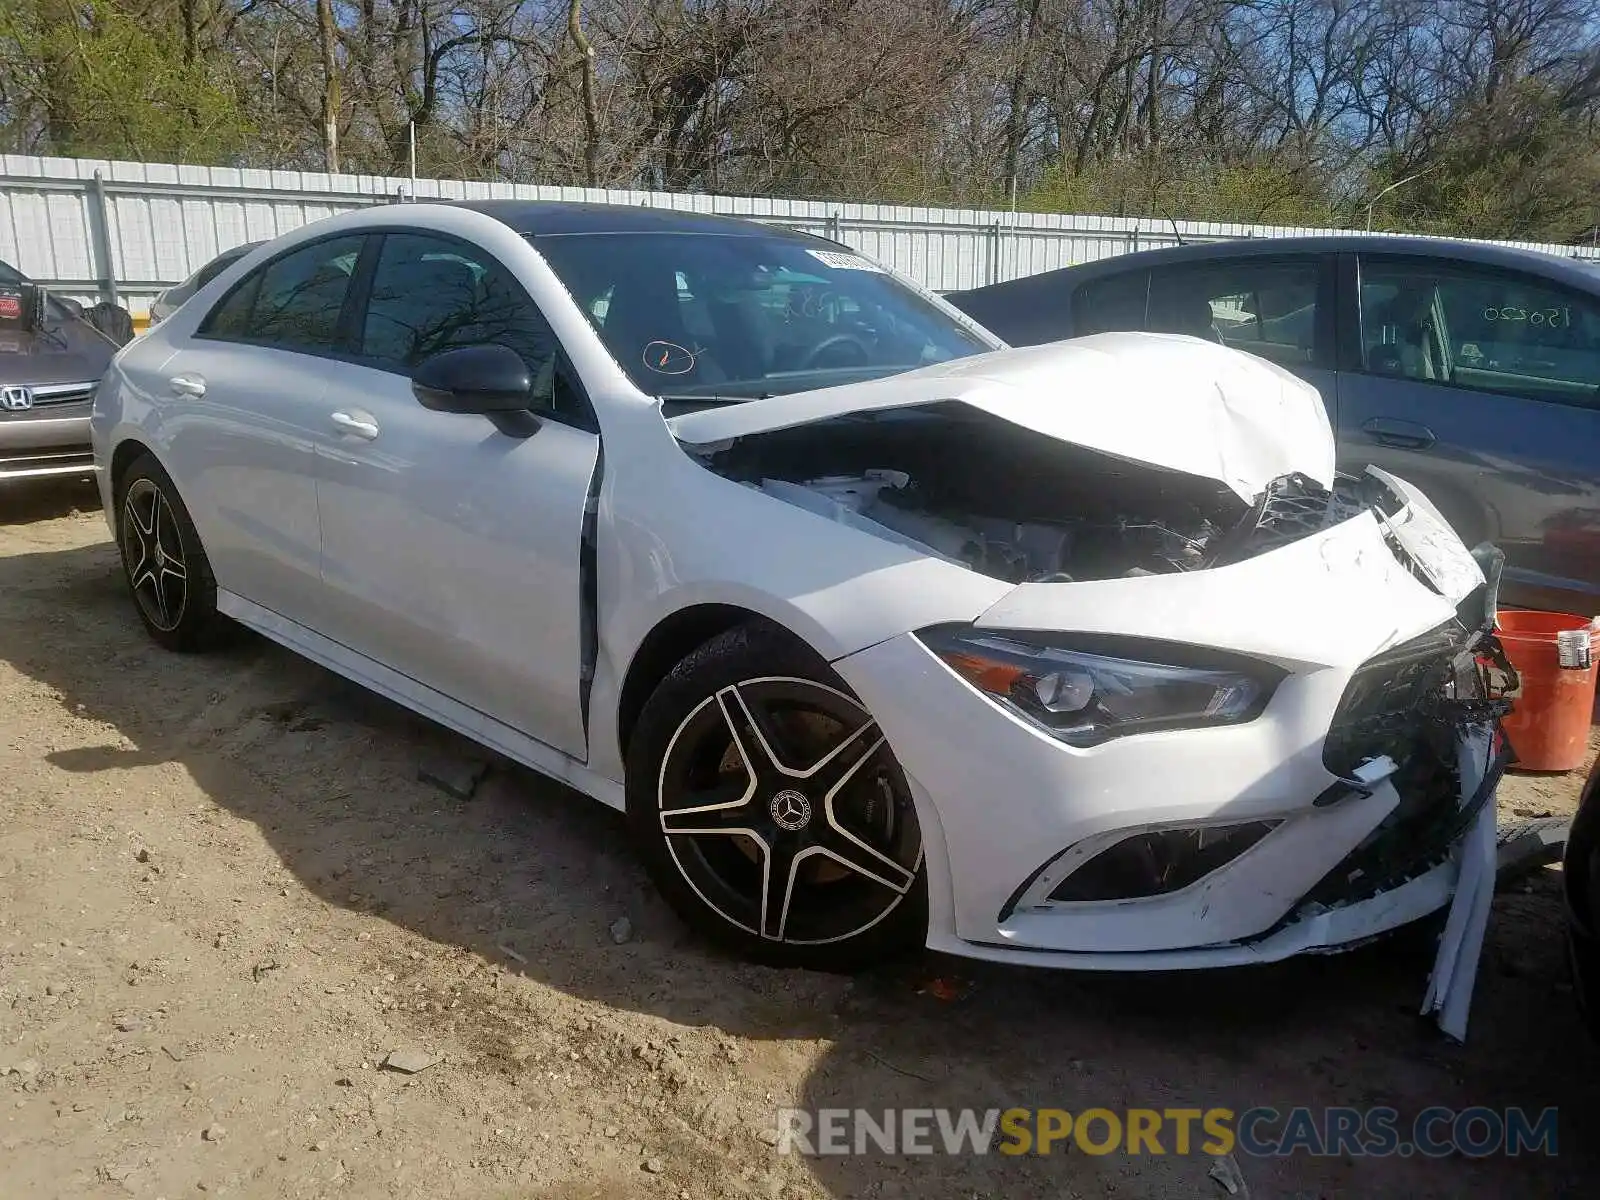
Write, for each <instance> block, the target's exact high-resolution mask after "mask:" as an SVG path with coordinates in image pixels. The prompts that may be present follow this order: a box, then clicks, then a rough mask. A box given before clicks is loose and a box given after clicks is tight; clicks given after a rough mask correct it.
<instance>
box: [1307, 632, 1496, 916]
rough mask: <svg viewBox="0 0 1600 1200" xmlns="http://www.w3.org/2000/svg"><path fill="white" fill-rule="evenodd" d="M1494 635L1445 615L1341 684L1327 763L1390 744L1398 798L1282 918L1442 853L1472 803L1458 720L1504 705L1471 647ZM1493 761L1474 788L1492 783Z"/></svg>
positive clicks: (1490, 714)
mask: <svg viewBox="0 0 1600 1200" xmlns="http://www.w3.org/2000/svg"><path fill="white" fill-rule="evenodd" d="M1497 652H1498V644H1497V643H1495V642H1494V640H1493V638H1492V637H1491V636H1488V635H1483V636H1482V637H1481V638H1480V636H1479V635H1477V634H1474V633H1472V632H1470V631H1469V630H1468V629H1467V628H1466V626H1464V625H1462V624H1460V623H1458V622H1455V621H1451V622H1449V623H1448V624H1445V625H1441V626H1439V627H1438V628H1437V629H1432V630H1429V631H1428V632H1427V633H1425V634H1423V635H1422V636H1421V637H1418V638H1413V639H1412V640H1411V641H1409V642H1404V643H1402V644H1401V645H1399V646H1396V647H1394V648H1393V649H1391V650H1387V651H1385V652H1384V653H1382V654H1380V655H1378V656H1376V657H1375V658H1371V659H1368V660H1367V661H1366V662H1365V663H1363V664H1362V665H1361V667H1360V668H1359V669H1358V670H1357V671H1356V673H1355V675H1354V676H1353V677H1352V678H1351V680H1350V683H1349V685H1348V686H1346V688H1345V691H1344V695H1343V697H1342V698H1341V699H1340V701H1339V707H1338V709H1337V710H1336V712H1335V714H1334V719H1333V723H1332V726H1331V727H1330V729H1329V730H1328V737H1327V741H1326V742H1325V743H1324V746H1323V754H1322V759H1323V763H1324V765H1326V766H1327V768H1328V770H1330V771H1332V772H1333V773H1334V774H1336V775H1339V776H1341V777H1342V778H1349V777H1350V775H1351V773H1352V772H1353V771H1354V769H1355V768H1356V767H1357V766H1359V765H1360V764H1361V763H1362V762H1363V761H1365V760H1366V759H1369V758H1373V757H1376V756H1378V755H1382V754H1387V755H1388V756H1389V757H1391V758H1393V759H1394V760H1395V762H1396V763H1397V764H1398V768H1397V770H1396V771H1395V773H1394V774H1393V775H1392V776H1391V777H1390V779H1389V782H1390V783H1391V784H1392V785H1393V787H1394V789H1395V791H1396V792H1397V793H1398V794H1399V797H1400V802H1399V804H1398V805H1396V807H1395V809H1394V811H1393V812H1391V813H1390V814H1389V815H1388V816H1387V817H1386V818H1385V819H1384V820H1383V822H1382V823H1381V824H1380V825H1379V826H1378V827H1377V828H1376V829H1374V830H1373V831H1372V832H1371V833H1370V834H1368V835H1367V837H1366V838H1365V839H1364V840H1363V841H1362V843H1361V844H1360V845H1359V846H1357V847H1356V848H1355V849H1354V850H1352V851H1351V852H1350V854H1348V855H1347V856H1346V857H1345V858H1344V860H1343V861H1342V862H1340V863H1339V864H1338V866H1336V867H1335V868H1334V869H1333V870H1332V871H1330V872H1328V874H1327V875H1326V876H1324V877H1323V878H1322V880H1320V881H1319V882H1318V884H1317V885H1316V887H1314V888H1313V889H1312V890H1311V891H1310V892H1308V893H1307V894H1306V896H1305V898H1304V900H1303V901H1302V903H1301V904H1300V905H1298V906H1297V907H1296V909H1295V910H1294V912H1293V913H1291V914H1290V915H1289V917H1286V918H1285V920H1286V921H1287V920H1291V919H1293V918H1294V917H1295V915H1296V914H1299V913H1302V912H1304V911H1306V907H1307V906H1308V905H1322V906H1326V907H1337V906H1339V905H1341V904H1351V903H1355V902H1357V901H1360V900H1365V899H1368V898H1370V897H1372V896H1376V895H1379V894H1380V893H1382V892H1385V891H1388V890H1390V889H1392V888H1395V887H1398V886H1399V885H1400V884H1402V883H1404V882H1405V881H1406V880H1408V879H1413V878H1415V877H1416V876H1418V875H1420V874H1422V873H1423V872H1424V871H1427V870H1430V869H1431V868H1433V867H1434V866H1437V865H1438V864H1439V863H1441V862H1443V861H1444V860H1445V858H1446V857H1448V855H1449V854H1450V851H1451V847H1452V846H1454V844H1455V843H1456V841H1457V840H1458V839H1459V838H1460V837H1461V835H1462V833H1463V832H1465V830H1466V828H1467V826H1468V825H1469V824H1470V823H1471V821H1472V818H1473V817H1474V816H1475V815H1476V812H1477V808H1476V806H1475V805H1474V804H1465V805H1464V804H1463V802H1462V796H1461V771H1460V764H1459V762H1458V761H1457V753H1458V746H1457V741H1458V738H1459V736H1460V732H1461V730H1462V728H1464V727H1467V726H1472V725H1478V724H1482V723H1483V722H1493V721H1496V720H1498V719H1499V717H1500V716H1501V715H1502V714H1503V713H1504V711H1505V709H1506V707H1507V705H1506V704H1505V702H1504V701H1501V700H1489V699H1484V698H1483V697H1484V694H1485V691H1484V681H1483V679H1482V677H1481V674H1480V670H1479V667H1478V664H1477V658H1476V656H1477V655H1479V654H1483V655H1487V656H1489V657H1491V658H1492V657H1493V656H1494V655H1495V654H1496V653H1497ZM1503 767H1504V762H1503V761H1496V762H1495V763H1494V764H1493V765H1492V767H1491V771H1490V775H1489V779H1488V780H1486V781H1485V784H1484V786H1483V788H1481V789H1480V794H1479V795H1478V796H1476V797H1473V799H1474V800H1475V801H1477V802H1482V801H1483V798H1484V796H1486V795H1488V794H1490V793H1491V792H1492V790H1493V787H1494V783H1495V781H1497V780H1498V778H1499V772H1500V771H1501V770H1502V769H1503Z"/></svg>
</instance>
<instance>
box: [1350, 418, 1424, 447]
mask: <svg viewBox="0 0 1600 1200" xmlns="http://www.w3.org/2000/svg"><path fill="white" fill-rule="evenodd" d="M1361 431H1362V432H1363V433H1365V434H1366V435H1367V436H1368V437H1370V438H1371V439H1372V440H1373V441H1375V442H1381V443H1382V444H1383V445H1385V446H1394V447H1396V448H1398V449H1401V450H1426V449H1427V448H1428V447H1429V446H1431V445H1433V443H1434V442H1436V441H1437V440H1438V439H1437V438H1435V437H1434V436H1433V430H1431V429H1429V428H1428V427H1427V426H1426V425H1419V424H1418V423H1417V422H1415V421H1396V420H1393V419H1392V418H1389V417H1373V418H1371V419H1370V420H1367V421H1363V422H1362V423H1361Z"/></svg>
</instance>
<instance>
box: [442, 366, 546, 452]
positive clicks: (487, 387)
mask: <svg viewBox="0 0 1600 1200" xmlns="http://www.w3.org/2000/svg"><path fill="white" fill-rule="evenodd" d="M411 393H412V395H414V396H416V398H417V402H418V403H419V404H421V405H422V407H423V408H428V409H432V410H433V411H434V412H449V413H469V414H472V415H475V416H483V417H488V418H489V420H491V421H493V422H494V426H495V428H496V429H498V430H500V432H501V433H504V434H508V435H510V436H511V437H531V436H533V435H534V434H535V433H537V432H539V418H538V417H536V416H534V415H533V413H531V412H530V411H529V405H531V404H532V402H533V376H532V375H531V374H530V373H529V371H528V366H527V364H526V363H524V362H523V361H522V356H521V355H519V354H518V353H517V352H516V351H515V350H512V349H511V348H509V347H507V346H462V347H461V348H460V349H457V350H445V351H442V352H440V353H438V354H435V355H434V356H433V357H431V358H427V359H424V360H423V361H422V362H421V363H419V364H418V365H417V368H416V370H415V371H413V372H412V373H411Z"/></svg>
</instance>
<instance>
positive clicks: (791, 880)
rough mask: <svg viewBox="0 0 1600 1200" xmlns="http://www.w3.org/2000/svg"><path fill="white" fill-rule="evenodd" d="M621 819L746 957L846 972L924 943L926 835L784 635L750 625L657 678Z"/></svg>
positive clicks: (870, 733) (712, 932) (864, 719)
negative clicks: (625, 811) (625, 814)
mask: <svg viewBox="0 0 1600 1200" xmlns="http://www.w3.org/2000/svg"><path fill="white" fill-rule="evenodd" d="M628 817H629V822H630V824H631V826H632V828H633V832H634V836H635V839H636V840H637V842H638V844H639V848H640V852H641V855H642V857H643V859H644V862H645V865H646V867H647V868H648V869H649V871H650V874H651V876H652V877H653V878H654V880H655V882H656V884H657V886H658V887H659V888H660V890H661V892H662V894H663V895H664V896H665V897H666V899H667V901H668V902H669V903H670V904H671V905H672V906H673V908H674V909H676V910H677V912H678V913H679V914H680V915H681V916H682V917H683V918H684V919H685V920H686V921H687V922H688V923H689V924H690V925H691V926H693V927H694V928H695V929H697V930H699V931H700V932H702V933H704V934H706V935H708V936H710V937H712V938H714V939H716V940H717V941H720V942H722V943H723V944H724V945H727V946H729V947H730V948H731V949H733V950H735V951H736V952H738V953H741V954H743V955H746V956H748V957H752V958H757V959H760V960H763V961H766V962H771V963H775V964H779V965H786V966H808V967H816V968H820V969H824V970H847V969H851V968H854V967H857V966H860V965H862V964H863V963H866V962H870V961H873V960H877V959H881V958H883V957H885V956H887V955H890V954H893V953H895V952H897V951H901V950H904V949H907V948H909V947H912V946H915V945H918V944H920V942H921V940H922V939H923V938H924V937H925V935H926V931H927V891H926V884H925V881H924V877H923V872H922V835H921V829H920V827H919V825H918V823H917V816H916V808H915V804H914V802H913V801H912V799H911V794H910V790H909V789H908V787H907V786H906V782H905V777H904V775H903V774H902V773H901V771H900V767H899V764H898V763H896V761H895V759H894V755H893V754H892V753H891V752H890V750H889V747H888V744H887V743H886V742H885V741H884V738H883V734H882V733H881V731H880V730H879V729H878V725H877V722H876V721H874V720H873V718H872V715H871V714H870V713H868V712H867V710H866V709H865V708H864V707H863V706H862V705H861V703H860V702H859V701H858V700H856V699H855V697H853V696H851V695H850V693H849V691H848V689H846V687H845V686H844V683H843V681H842V680H840V679H839V678H838V676H837V675H835V674H834V672H833V671H832V670H831V669H830V668H829V667H828V665H827V663H826V662H824V661H823V660H822V659H821V658H819V657H818V656H817V655H816V654H814V653H813V652H811V651H810V650H809V649H807V648H806V647H804V646H803V645H800V644H799V643H797V642H796V641H794V640H793V639H792V638H790V637H788V636H787V635H785V634H783V633H782V632H781V631H778V630H773V629H769V628H767V627H762V626H744V627H741V628H738V629H734V630H731V631H729V632H728V633H725V634H723V635H721V636H719V637H717V638H715V639H713V640H712V641H710V642H708V643H706V645H704V646H702V647H701V648H700V649H699V650H697V651H696V652H695V653H693V654H691V655H690V656H689V657H688V658H686V659H684V661H683V662H681V663H680V664H678V666H677V668H675V669H674V670H673V672H672V673H671V675H669V676H668V677H667V679H666V680H665V681H664V682H663V683H662V684H661V686H660V687H659V688H658V689H657V690H656V692H655V694H654V695H653V696H652V697H651V698H650V700H649V702H648V703H647V704H646V705H645V708H644V711H643V712H642V713H641V714H640V717H639V722H638V725H637V727H636V728H635V731H634V734H633V737H632V739H631V740H630V743H629V747H628Z"/></svg>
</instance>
